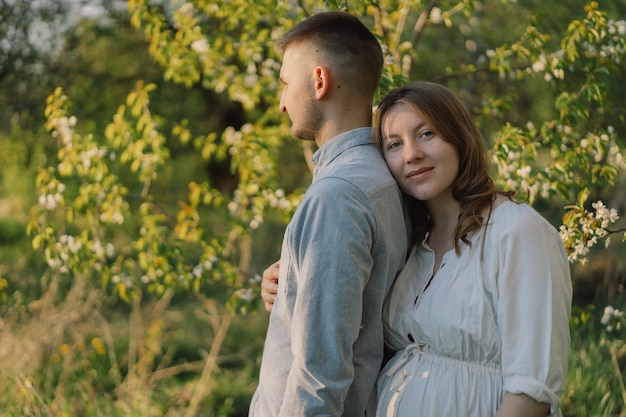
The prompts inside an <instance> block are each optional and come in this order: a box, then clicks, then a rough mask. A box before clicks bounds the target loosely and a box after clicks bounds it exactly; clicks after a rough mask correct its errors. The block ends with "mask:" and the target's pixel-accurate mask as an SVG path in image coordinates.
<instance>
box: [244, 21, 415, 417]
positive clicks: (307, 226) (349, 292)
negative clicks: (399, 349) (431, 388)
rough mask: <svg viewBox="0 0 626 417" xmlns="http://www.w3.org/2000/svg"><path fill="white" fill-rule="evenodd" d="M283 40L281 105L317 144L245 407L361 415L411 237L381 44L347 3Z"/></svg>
mask: <svg viewBox="0 0 626 417" xmlns="http://www.w3.org/2000/svg"><path fill="white" fill-rule="evenodd" d="M278 48H279V50H280V51H281V52H282V53H283V63H282V67H281V70H280V80H281V82H282V83H283V86H284V87H283V90H282V93H281V97H280V109H281V111H283V112H287V113H288V114H289V117H290V119H291V122H292V127H291V133H292V135H293V136H294V137H296V138H299V139H302V140H314V141H315V142H316V144H317V145H318V147H319V149H318V150H317V151H316V152H315V154H314V155H313V157H312V161H313V163H314V164H315V170H314V173H313V181H312V184H311V186H310V187H309V189H308V190H307V192H306V194H305V196H304V199H303V201H302V203H301V204H300V206H299V208H298V210H297V211H296V213H295V214H294V217H293V218H292V220H291V222H290V223H289V225H288V226H287V230H286V231H285V236H284V240H283V246H282V251H281V260H280V270H279V282H278V292H277V296H276V300H275V303H274V305H273V310H272V313H271V315H270V322H269V327H268V331H267V336H266V341H265V348H264V352H263V359H262V363H261V372H260V377H259V386H258V388H257V391H256V393H255V395H254V398H253V399H252V404H251V407H250V416H252V417H268V416H289V417H295V416H341V415H343V416H359V417H361V416H363V415H364V412H365V408H366V405H367V401H368V398H369V396H370V394H371V392H372V389H373V387H374V383H375V381H376V377H377V374H378V371H379V369H380V364H381V361H382V357H383V332H382V321H381V311H382V304H383V299H384V297H385V295H386V293H387V291H388V289H389V287H390V285H391V283H392V281H393V279H394V277H395V276H396V274H397V272H398V271H399V270H400V269H401V267H402V265H403V262H404V257H405V254H406V250H407V240H408V238H407V233H406V226H405V222H404V217H403V212H402V202H401V194H400V192H399V190H398V188H397V186H396V183H395V181H394V180H393V178H392V177H391V175H390V174H389V171H388V169H387V166H386V165H385V162H384V161H383V159H382V157H381V155H380V153H379V151H378V149H377V148H376V145H375V142H374V139H373V137H372V131H371V128H370V126H371V116H372V99H373V95H374V91H375V90H376V87H377V85H378V81H379V78H380V74H381V71H382V65H383V57H382V51H381V47H380V44H379V43H378V41H377V40H376V38H375V37H374V36H373V35H372V34H371V32H370V31H369V30H368V29H367V28H366V27H365V26H364V25H363V24H362V23H361V22H360V21H359V20H358V19H357V18H355V17H353V16H351V15H350V14H348V13H345V12H327V13H321V14H317V15H314V16H312V17H310V18H308V19H306V20H304V21H302V22H300V23H299V24H297V25H296V26H295V27H294V28H293V29H291V30H290V31H289V32H288V33H287V34H286V35H285V36H284V37H283V38H282V39H281V40H280V41H279V42H278ZM277 267H278V266H277V265H276V268H277Z"/></svg>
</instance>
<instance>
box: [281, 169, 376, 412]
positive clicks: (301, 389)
mask: <svg viewBox="0 0 626 417" xmlns="http://www.w3.org/2000/svg"><path fill="white" fill-rule="evenodd" d="M307 193H308V194H309V195H308V196H307V198H305V201H303V204H301V206H300V208H299V210H301V215H300V216H298V219H299V220H298V222H297V223H295V224H291V225H290V226H291V227H294V233H293V236H297V237H298V240H297V241H293V242H290V246H291V247H292V248H293V250H294V253H293V259H294V262H297V265H298V268H299V271H298V274H297V275H298V283H297V285H298V289H297V295H296V301H295V305H294V310H293V317H292V323H293V326H292V329H291V340H292V346H291V350H292V352H293V355H294V359H293V363H292V365H291V368H290V371H289V376H288V379H287V384H286V391H285V394H284V400H283V404H282V407H281V416H296V415H298V416H313V415H315V416H339V415H342V413H343V404H344V400H345V398H346V395H347V393H348V390H349V388H350V385H351V384H352V381H353V378H354V365H353V350H352V348H353V345H354V343H355V341H356V339H357V337H358V336H359V332H360V327H361V324H362V323H361V319H362V310H363V291H364V288H365V286H366V284H367V281H368V278H369V277H370V274H371V270H372V266H373V257H372V255H371V248H372V242H373V239H374V236H375V227H376V223H375V220H374V215H373V210H372V208H371V206H370V203H369V200H368V199H367V198H366V197H365V195H363V194H362V193H361V192H360V190H358V189H357V188H356V187H355V186H353V185H352V184H350V183H348V182H346V181H344V180H341V179H338V178H326V179H324V180H321V181H318V182H317V183H315V184H314V186H313V187H311V188H310V189H309V191H307ZM381 349H382V343H381ZM373 368H374V369H377V368H376V366H375V365H374V366H373Z"/></svg>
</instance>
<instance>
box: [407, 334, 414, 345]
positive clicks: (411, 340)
mask: <svg viewBox="0 0 626 417" xmlns="http://www.w3.org/2000/svg"><path fill="white" fill-rule="evenodd" d="M407 337H408V338H409V341H410V342H411V343H414V342H415V339H413V335H412V334H411V333H409V334H408V336H407Z"/></svg>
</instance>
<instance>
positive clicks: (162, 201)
mask: <svg viewBox="0 0 626 417" xmlns="http://www.w3.org/2000/svg"><path fill="white" fill-rule="evenodd" d="M31 3H32V2H29V1H27V0H11V1H9V0H0V12H1V13H2V16H3V19H4V20H3V21H2V24H0V35H1V36H0V39H3V41H0V91H1V93H0V294H2V305H1V307H2V322H0V324H2V326H4V327H3V337H4V339H3V340H2V342H3V343H0V345H5V346H7V348H8V349H10V350H11V351H12V352H17V353H20V355H18V356H11V354H10V352H9V350H6V351H0V354H1V355H4V356H1V357H2V358H4V359H5V363H15V364H16V365H15V369H16V370H17V371H16V373H15V374H11V375H13V376H14V375H17V377H16V378H14V377H13V376H11V377H10V378H4V379H3V381H5V382H4V385H2V384H0V392H4V393H9V392H19V398H20V401H21V403H20V402H19V401H18V403H19V404H18V405H24V404H26V406H23V407H22V408H20V407H18V408H16V410H17V409H19V410H21V411H20V412H22V411H23V410H27V411H28V412H29V413H30V415H44V414H46V413H48V414H47V415H64V414H63V413H65V415H78V414H82V415H95V414H89V413H93V412H94V410H98V409H100V411H101V412H103V413H105V414H107V415H144V416H145V415H155V416H156V415H165V411H164V410H166V409H170V410H178V411H180V415H246V409H247V400H248V398H249V395H251V392H252V389H253V378H254V374H255V372H257V366H258V364H257V363H256V355H257V354H258V352H259V350H260V347H261V346H262V335H263V333H264V332H263V328H264V323H263V320H264V316H261V315H252V316H248V317H247V318H242V317H241V316H237V315H235V314H233V312H232V311H233V310H236V311H239V312H247V313H249V312H255V311H257V310H258V308H259V307H260V304H259V300H258V298H257V296H258V292H259V286H258V280H259V279H260V277H259V274H260V272H261V271H262V270H263V269H264V267H265V266H266V265H268V264H270V263H271V262H272V261H274V260H275V259H276V258H277V257H278V256H279V251H280V244H281V240H282V231H283V230H284V227H285V223H286V221H287V220H288V219H289V218H290V216H291V214H292V212H293V210H295V208H296V207H297V204H298V202H299V200H300V198H301V196H302V192H303V191H304V189H306V187H307V185H308V183H309V182H310V170H309V166H308V164H307V160H308V157H309V156H310V154H311V152H313V151H314V150H315V149H314V147H313V146H311V145H310V144H305V143H301V142H296V141H294V140H293V139H291V138H290V137H289V122H288V120H287V117H286V116H285V115H283V114H280V112H279V111H278V92H279V88H280V87H279V83H278V76H277V74H278V71H279V68H280V56H279V55H278V54H277V52H276V51H275V49H274V46H273V43H274V41H275V40H276V39H278V38H279V37H280V36H281V35H282V34H283V33H285V31H287V30H288V29H289V28H290V27H291V26H292V25H293V24H295V23H296V22H297V21H299V20H300V19H302V18H303V17H305V16H308V15H311V14H313V13H316V12H319V11H322V10H328V9H344V10H348V11H350V12H351V13H353V14H355V15H357V16H358V17H360V18H361V19H362V20H363V21H364V22H365V23H366V24H367V25H368V26H369V27H370V28H371V29H372V31H373V32H374V33H375V34H376V36H378V38H379V39H380V41H381V43H382V45H383V46H384V48H385V53H386V67H385V71H384V75H383V78H382V79H381V83H380V86H379V87H380V88H379V91H378V94H377V97H376V101H378V100H379V99H380V97H381V96H382V95H383V94H385V93H386V92H387V91H389V90H390V89H391V88H393V87H394V86H397V85H400V84H402V83H404V82H405V81H407V80H418V79H421V80H431V81H436V82H440V83H443V84H445V85H447V86H448V87H450V88H452V89H453V90H454V91H456V92H457V93H458V94H459V96H460V97H461V99H462V100H463V101H464V103H466V105H467V107H468V108H469V109H470V110H471V112H472V114H473V115H474V116H475V118H476V120H477V121H478V123H479V125H480V127H481V129H482V131H483V133H484V135H485V137H486V139H487V140H488V142H489V143H490V145H491V157H492V160H493V166H494V174H496V175H497V179H498V182H499V185H501V186H502V187H504V188H507V189H516V190H518V191H519V192H520V193H522V194H524V193H526V192H527V193H528V197H529V202H530V203H531V204H532V205H533V206H534V207H536V208H537V209H538V210H539V211H540V212H541V213H542V214H544V215H546V217H547V218H548V219H549V220H550V221H551V222H552V223H553V224H554V225H555V226H556V227H560V231H561V236H562V237H563V240H564V242H565V245H566V247H567V249H568V253H569V255H570V260H571V261H572V266H573V271H574V285H575V293H576V296H577V298H578V300H580V302H581V303H583V304H584V303H586V302H603V301H604V300H609V301H611V300H617V299H621V298H623V296H624V285H625V284H626V273H625V272H624V271H626V265H625V264H624V261H623V259H626V258H624V256H623V255H624V253H625V249H624V245H623V244H620V242H621V241H623V239H624V236H626V235H625V234H624V230H625V227H626V226H625V223H624V213H625V212H626V195H625V193H624V189H625V188H624V184H625V183H624V172H625V171H626V165H625V164H624V151H623V146H624V144H625V140H624V132H626V121H625V120H624V114H626V112H624V103H623V96H624V94H625V93H626V87H625V86H624V84H623V74H624V71H625V70H626V60H625V56H624V55H625V49H624V48H625V42H626V21H625V16H626V6H625V5H624V4H623V2H620V1H617V0H615V1H606V2H602V3H600V4H599V3H596V2H588V1H583V0H573V1H570V2H567V3H564V2H561V3H559V2H557V3H554V4H548V3H546V2H542V1H539V0H517V1H514V0H484V1H476V0H462V1H457V0H454V1H453V0H448V1H446V0H440V1H429V2H426V1H404V0H359V1H357V0H345V1H313V0H299V1H297V2H296V1H279V2H276V1H273V0H255V1H254V2H250V1H248V0H232V1H229V2H215V1H209V0H193V1H182V0H181V1H169V0H162V1H160V0H128V1H127V2H119V1H115V0H101V1H98V0H90V1H87V0H85V1H82V2H80V3H81V4H90V5H91V6H92V7H94V8H95V10H98V11H99V12H98V13H99V15H98V17H97V18H92V19H80V18H75V17H74V18H73V19H72V20H71V21H68V20H66V19H68V18H69V17H70V16H76V13H75V11H76V9H72V7H75V3H73V2H65V1H59V2H54V4H48V3H49V2H35V3H32V4H31ZM120 3H122V6H123V7H122V8H120V7H119V5H120ZM72 4H74V6H72ZM31 6H33V7H31ZM36 33H40V35H38V36H37V35H36ZM41 33H43V35H41ZM46 97H47V99H46ZM26 229H28V233H26ZM611 239H612V241H611ZM33 248H34V250H33ZM585 262H586V263H585ZM93 287H97V288H93ZM587 293H591V294H592V295H587ZM187 297H189V298H187ZM99 298H103V299H104V301H102V303H99V302H97V301H96V299H99ZM120 299H121V300H124V301H123V302H120V301H119V300H120ZM215 300H218V303H217V304H216V303H215ZM224 303H225V304H227V305H228V307H229V309H226V308H224V307H223V306H222V304H224ZM583 304H581V305H583ZM172 305H173V307H172ZM187 305H194V306H196V305H197V306H198V308H197V309H194V311H193V313H191V316H192V317H193V318H194V319H193V321H192V322H189V320H188V319H185V318H182V317H183V316H184V317H189V314H190V313H189V312H187V313H185V315H182V314H183V313H182V312H180V313H178V311H179V310H177V309H181V310H182V309H183V308H184V306H187ZM100 309H102V310H103V311H105V312H106V313H107V314H113V313H112V312H113V311H115V310H118V311H121V313H120V315H119V316H118V315H115V323H116V324H115V325H119V323H120V321H121V322H124V323H125V325H126V326H127V327H128V329H122V330H120V329H111V328H110V327H109V326H113V325H114V324H111V323H110V322H109V321H108V320H107V319H105V318H104V317H102V316H98V314H97V312H98V311H99V310H100ZM172 310H173V311H172ZM576 311H578V310H576ZM177 314H178V315H177ZM170 315H173V317H171V316H170ZM181 315H182V316H181ZM164 316H168V318H169V319H171V320H172V322H173V323H174V324H167V323H166V322H165V321H161V318H163V317H164ZM593 317H594V312H593V311H591V310H589V309H583V310H581V312H580V314H578V313H575V314H574V316H573V321H572V328H573V329H574V330H575V331H577V332H580V334H582V336H576V337H575V338H574V343H575V344H576V346H574V347H573V352H574V353H573V355H572V359H571V363H572V366H571V367H570V374H571V378H570V379H571V381H573V382H571V383H569V382H568V384H569V385H568V390H569V391H568V392H566V393H564V404H565V405H566V407H567V408H568V409H569V410H572V411H571V412H569V414H567V413H568V411H567V410H566V415H579V414H577V413H578V412H579V411H580V410H584V408H583V407H587V404H588V403H587V401H593V402H600V403H601V404H602V410H603V411H602V412H601V413H600V412H599V414H597V415H619V409H620V408H621V409H626V405H624V404H621V402H620V395H623V392H622V391H623V389H622V391H620V386H619V384H616V381H619V379H620V377H619V375H617V374H616V373H617V371H616V369H618V370H619V366H618V367H617V368H616V365H615V363H616V361H617V364H618V365H620V364H623V361H624V348H623V344H621V345H620V344H619V343H617V342H615V341H616V340H617V339H616V338H615V337H614V336H615V333H612V334H608V333H599V332H600V330H598V331H591V330H589V329H590V328H591V327H593V326H594V324H593V323H595V322H594V319H593ZM199 318H202V319H201V320H200V321H198V322H197V321H196V319H199ZM83 319H84V323H85V325H84V326H81V325H80V323H81V320H83ZM170 323H171V322H170ZM26 324H27V325H26ZM4 330H7V331H4ZM592 330H593V329H592ZM113 335H115V337H114V336H113ZM121 335H125V338H124V336H121ZM191 335H197V336H198V338H197V339H196V338H191V339H193V340H191V339H190V337H191ZM226 335H228V337H226ZM44 336H45V337H44ZM242 340H245V342H244V343H242V342H241V341H242ZM598 340H604V342H602V343H603V344H598V343H597V341H598ZM29 341H32V343H30V342H29ZM588 345H589V346H588ZM198 346H201V347H198ZM102 352H105V353H104V354H103V353H102ZM17 353H15V354H17ZM22 353H24V355H21V354H22ZM607 353H610V354H611V355H612V356H610V357H608V356H607ZM591 356H593V357H591ZM26 357H36V358H37V360H35V361H32V364H31V365H32V366H30V365H28V364H27V362H25V358H26ZM607 357H608V358H609V360H610V365H608V364H609V362H607ZM600 364H605V365H600ZM594 366H595V367H596V372H590V369H592V368H593V367H594ZM600 377H601V378H600ZM172 378H175V379H174V380H173V381H172ZM594 380H598V381H601V384H599V385H598V386H596V385H594V384H595V383H594ZM622 382H623V381H622ZM572 384H573V385H572ZM600 386H601V388H602V389H601V390H600V388H598V387H600ZM622 386H623V385H622ZM600 391H602V392H600ZM102 393H104V394H103V396H102V398H100V399H99V395H100V394H102ZM78 398H89V399H90V401H96V402H94V404H97V405H95V406H94V408H92V409H90V410H87V409H86V408H88V406H86V405H84V404H88V403H89V402H83V405H82V407H83V408H81V406H80V404H79V403H81V401H78V400H77V399H78ZM158 398H163V401H161V400H159V399H158ZM113 404H116V405H113ZM203 409H206V410H211V411H207V412H205V413H204V414H202V412H201V411H199V410H203ZM42 410H43V411H42ZM81 410H82V411H81ZM178 411H176V413H178ZM580 412H582V411H580ZM77 413H78V414H77ZM170 415H178V414H175V412H174V411H172V413H171V414H170Z"/></svg>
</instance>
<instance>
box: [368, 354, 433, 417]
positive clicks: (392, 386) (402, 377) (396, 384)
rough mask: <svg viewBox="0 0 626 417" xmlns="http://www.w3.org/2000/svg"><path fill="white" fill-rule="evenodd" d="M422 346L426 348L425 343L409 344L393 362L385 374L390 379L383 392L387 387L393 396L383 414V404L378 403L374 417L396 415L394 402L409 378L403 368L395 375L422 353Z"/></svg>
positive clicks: (407, 372) (408, 374)
mask: <svg viewBox="0 0 626 417" xmlns="http://www.w3.org/2000/svg"><path fill="white" fill-rule="evenodd" d="M424 346H426V344H425V343H411V344H410V345H408V346H407V347H406V348H404V351H403V352H402V354H401V355H400V357H399V358H397V359H396V360H395V361H394V363H393V365H392V366H391V367H390V368H389V369H388V370H387V371H386V372H385V374H386V375H387V378H390V379H388V382H387V384H385V391H386V390H387V387H388V389H389V390H390V391H391V392H393V394H392V395H391V398H390V399H389V403H388V405H387V409H386V410H385V412H384V413H383V410H382V409H381V406H382V403H383V402H379V404H378V407H377V410H376V417H382V416H386V417H392V416H395V415H396V413H397V410H396V402H397V401H398V399H399V398H400V393H401V392H402V389H403V388H404V385H405V382H406V380H407V378H408V377H409V376H410V373H409V371H407V370H406V368H405V369H402V372H401V373H400V374H398V375H395V374H396V372H398V370H399V369H400V368H403V367H405V365H406V364H408V363H409V362H410V361H411V360H412V359H413V358H414V357H415V356H419V355H420V354H421V353H422V352H424ZM385 391H382V393H384V392H385Z"/></svg>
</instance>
